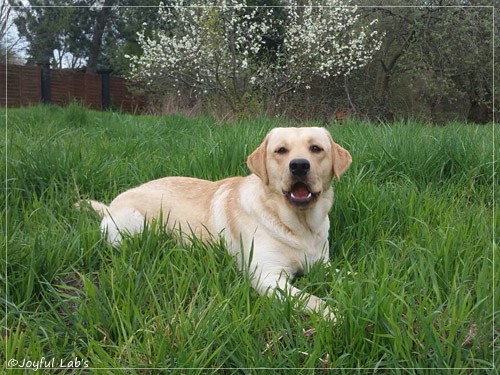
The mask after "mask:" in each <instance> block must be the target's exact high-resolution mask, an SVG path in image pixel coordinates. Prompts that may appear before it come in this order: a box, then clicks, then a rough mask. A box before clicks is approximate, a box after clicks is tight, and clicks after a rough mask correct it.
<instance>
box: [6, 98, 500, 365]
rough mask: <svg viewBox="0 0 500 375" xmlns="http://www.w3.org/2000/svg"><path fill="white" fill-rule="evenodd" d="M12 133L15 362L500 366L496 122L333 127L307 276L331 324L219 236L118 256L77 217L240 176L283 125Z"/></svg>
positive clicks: (171, 124) (76, 117)
mask: <svg viewBox="0 0 500 375" xmlns="http://www.w3.org/2000/svg"><path fill="white" fill-rule="evenodd" d="M4 113H5V112H4ZM7 124H8V127H7V131H6V133H4V134H3V135H2V138H3V140H2V149H3V154H4V155H6V168H4V169H3V170H2V173H3V174H4V179H6V185H5V190H4V194H2V196H1V197H2V200H3V203H4V204H3V205H2V209H3V217H4V218H5V220H2V221H1V222H2V227H3V230H4V233H6V235H5V236H4V237H3V238H4V241H5V246H4V247H3V248H4V249H5V251H3V252H2V255H1V258H2V262H1V266H0V267H1V272H0V274H1V276H0V284H1V285H0V286H1V291H0V298H1V299H2V306H3V309H2V311H3V312H5V316H4V314H0V320H1V323H2V326H3V327H5V328H4V329H5V331H4V333H3V334H2V335H1V338H0V340H1V341H2V345H1V347H0V352H2V351H4V353H3V354H2V355H1V357H2V360H1V361H2V362H3V360H5V364H4V365H3V366H4V367H3V368H8V367H12V368H14V369H17V370H18V371H19V372H21V371H22V368H27V367H31V368H34V367H36V366H38V367H40V368H41V369H42V370H43V371H45V370H44V367H59V366H65V367H78V368H80V369H81V368H85V367H87V368H100V369H112V368H129V369H136V370H129V371H130V372H131V373H134V372H140V373H143V372H147V370H139V369H141V368H143V369H153V368H170V369H177V371H176V372H178V373H188V372H189V373H191V372H200V373H202V372H203V373H205V372H206V370H201V369H202V368H208V369H210V370H212V371H215V370H217V369H222V368H224V369H227V370H226V372H227V373H233V372H234V373H252V372H254V371H252V369H254V368H273V369H276V372H278V373H279V372H282V373H286V372H287V370H286V369H290V368H300V369H302V370H301V371H300V372H301V373H312V372H314V369H324V368H336V369H339V371H340V370H341V371H342V372H345V373H350V372H351V371H352V369H356V368H358V369H387V370H386V371H388V372H389V371H390V372H393V371H394V372H396V373H430V372H431V370H418V369H436V368H456V369H460V370H458V371H457V373H471V372H472V371H471V369H474V368H475V369H490V370H488V371H487V370H485V371H484V372H486V373H495V370H493V369H492V368H493V367H496V369H497V370H498V368H499V367H500V360H499V356H500V353H499V352H498V349H499V340H500V328H499V327H500V324H499V321H500V316H499V313H498V310H499V309H498V301H499V300H500V295H499V290H500V288H499V286H500V277H499V274H500V273H499V272H498V269H499V262H498V258H499V257H498V254H497V256H496V257H494V252H498V248H497V247H495V246H494V245H493V243H494V242H495V241H496V243H498V241H499V233H500V230H499V229H500V220H499V215H498V214H496V215H495V214H494V199H495V197H494V196H493V188H494V187H495V186H498V185H499V177H498V176H499V175H500V174H499V172H500V170H499V169H500V167H499V165H500V163H499V161H500V160H499V157H498V154H499V153H498V150H497V154H496V155H497V156H496V160H495V163H494V158H493V154H494V144H496V145H500V142H499V141H500V139H499V138H500V136H499V132H498V130H497V131H496V132H494V131H493V127H492V126H491V125H490V126H472V125H464V124H450V125H447V126H443V127H430V126H426V125H425V124H417V123H414V124H408V123H395V124H390V125H369V124H363V123H356V122H348V123H344V124H343V125H331V126H330V127H329V130H330V131H331V133H332V135H333V137H334V139H335V140H336V142H337V143H339V144H340V145H342V146H343V147H345V148H347V149H348V150H349V151H350V152H351V154H352V156H353V163H352V165H351V168H350V169H349V170H348V171H347V173H346V175H345V176H344V177H343V178H342V179H341V180H340V181H339V182H335V183H334V185H335V186H334V189H335V192H336V193H335V194H336V201H335V204H334V207H333V209H332V211H331V213H330V218H331V231H330V251H331V254H330V258H331V264H330V265H328V266H326V267H325V266H323V267H322V266H315V267H314V268H313V270H312V271H311V272H310V273H309V274H307V275H306V276H304V277H302V278H300V279H297V280H295V282H294V283H295V285H297V286H299V287H300V288H302V289H304V290H306V291H308V292H311V293H314V294H315V295H317V296H320V297H322V298H324V299H325V300H326V301H327V302H328V303H329V304H330V305H331V306H332V307H334V308H335V309H337V310H338V311H339V313H340V314H341V316H342V320H341V321H340V322H338V323H337V324H336V325H333V324H332V323H331V322H328V321H324V320H323V319H322V318H321V317H320V316H316V315H314V314H310V313H306V312H303V311H301V310H297V309H296V308H295V307H294V304H293V301H286V302H279V301H278V300H277V299H272V298H264V297H260V296H259V295H257V293H256V292H255V291H253V290H252V288H251V286H250V283H249V281H248V280H247V279H246V278H245V277H244V276H243V275H241V274H240V273H239V272H238V270H237V268H236V262H235V261H234V260H233V259H232V258H231V257H230V256H228V255H227V254H226V252H225V250H224V244H223V243H215V244H212V245H210V246H208V245H204V244H202V243H200V242H199V241H196V239H193V241H192V243H190V244H188V245H186V244H182V243H180V242H179V241H177V240H176V239H175V238H173V237H170V236H169V235H168V234H166V233H163V232H161V231H156V232H151V231H150V232H144V233H143V234H142V235H139V236H136V237H134V238H130V239H128V240H127V241H126V242H125V243H124V244H123V246H122V248H121V249H119V250H118V249H114V248H112V247H111V246H109V245H108V244H107V243H106V242H105V241H104V240H103V239H102V238H101V235H100V232H99V219H98V217H97V215H96V214H95V213H93V212H78V211H76V210H75V209H74V208H73V204H74V203H75V202H76V201H77V200H78V199H80V198H93V199H97V200H101V201H104V202H109V201H110V200H111V199H112V198H113V197H114V196H116V195H117V194H118V193H119V192H121V191H123V190H125V189H128V188H130V187H133V186H136V185H138V184H140V183H142V182H145V181H148V180H151V179H154V178H158V177H162V176H167V175H184V176H194V177H199V178H206V179H220V178H224V177H228V176H233V175H245V174H247V173H248V168H247V166H246V157H247V156H248V154H249V153H250V152H251V151H252V150H254V149H255V148H256V147H257V146H258V145H259V143H260V142H261V141H262V139H263V137H264V135H265V134H266V132H267V131H268V130H269V129H270V128H272V127H274V126H278V125H280V122H279V121H277V120H268V119H255V120H251V121H245V122H242V123H239V124H222V125H221V124H218V123H216V122H214V121H212V120H211V119H209V118H194V119H190V118H184V117H180V116H179V117H177V116H170V117H153V116H130V115H123V114H117V113H111V112H105V113H101V112H92V111H87V110H85V109H83V108H80V107H78V106H76V105H71V106H69V107H68V108H65V109H63V108H59V107H52V106H47V107H43V106H39V107H32V108H24V109H10V110H8V113H7ZM5 137H6V139H5ZM496 193H497V196H498V189H497V192H496ZM496 199H498V198H496ZM497 207H498V204H497ZM495 266H496V272H495ZM336 268H338V269H339V270H340V271H339V272H335V269H336ZM494 297H495V298H494ZM495 302H496V306H495V305H494V303H495ZM495 315H496V325H495ZM495 352H496V356H495ZM42 358H43V359H42ZM47 363H48V364H47ZM187 369H193V370H192V371H191V370H187ZM194 369H198V370H194ZM388 369H393V370H388ZM405 369H406V370H405ZM42 370H39V371H42ZM65 371H70V370H69V369H67V370H65ZM359 371H360V372H365V371H362V370H359Z"/></svg>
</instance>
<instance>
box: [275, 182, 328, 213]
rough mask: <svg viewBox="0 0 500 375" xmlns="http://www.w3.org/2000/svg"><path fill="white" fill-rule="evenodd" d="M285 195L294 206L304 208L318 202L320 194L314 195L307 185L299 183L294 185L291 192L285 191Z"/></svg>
mask: <svg viewBox="0 0 500 375" xmlns="http://www.w3.org/2000/svg"><path fill="white" fill-rule="evenodd" d="M284 194H285V196H286V197H287V199H288V201H289V202H291V203H292V204H294V205H296V206H299V207H304V206H307V205H308V204H309V203H311V202H313V201H314V200H316V199H317V198H318V196H319V194H320V193H319V192H318V193H313V192H311V191H310V190H309V187H308V186H307V185H306V184H305V183H303V182H297V183H295V184H293V185H292V189H291V190H290V191H285V192H284Z"/></svg>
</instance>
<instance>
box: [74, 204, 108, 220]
mask: <svg viewBox="0 0 500 375" xmlns="http://www.w3.org/2000/svg"><path fill="white" fill-rule="evenodd" d="M75 207H76V208H77V209H79V210H86V209H89V208H91V209H92V210H94V211H95V212H97V213H98V214H99V215H100V216H101V217H105V216H108V215H109V207H108V206H106V205H105V204H104V203H101V202H98V201H94V200H81V201H79V202H76V203H75Z"/></svg>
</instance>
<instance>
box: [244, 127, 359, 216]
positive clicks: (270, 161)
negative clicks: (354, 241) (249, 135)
mask: <svg viewBox="0 0 500 375" xmlns="http://www.w3.org/2000/svg"><path fill="white" fill-rule="evenodd" d="M351 160H352V159H351V155H350V154H349V152H348V151H347V150H345V149H344V148H342V147H340V146H339V145H338V144H336V143H335V142H334V141H333V139H332V137H331V136H330V133H329V132H328V131H327V130H326V129H324V128H275V129H273V130H271V131H270V132H269V133H268V134H267V136H266V138H265V139H264V142H263V143H262V144H261V145H260V146H259V147H258V148H257V149H256V150H255V151H254V152H253V153H252V154H251V155H250V156H249V157H248V160H247V163H248V167H249V168H250V170H251V171H252V172H253V173H254V174H255V175H257V176H258V177H259V178H260V179H261V180H262V181H263V183H264V184H265V185H267V186H268V187H269V188H270V189H271V190H273V191H275V192H279V193H282V194H283V197H284V199H286V201H287V202H288V203H289V204H290V205H292V206H293V207H295V208H299V209H306V208H309V207H312V206H313V205H314V204H315V203H316V201H317V200H318V198H319V197H320V196H321V194H322V193H323V192H326V191H328V190H329V189H330V188H331V183H332V179H333V178H334V177H335V178H336V179H337V180H338V179H340V176H342V175H343V174H344V172H345V171H346V170H347V168H349V165H350V164H351Z"/></svg>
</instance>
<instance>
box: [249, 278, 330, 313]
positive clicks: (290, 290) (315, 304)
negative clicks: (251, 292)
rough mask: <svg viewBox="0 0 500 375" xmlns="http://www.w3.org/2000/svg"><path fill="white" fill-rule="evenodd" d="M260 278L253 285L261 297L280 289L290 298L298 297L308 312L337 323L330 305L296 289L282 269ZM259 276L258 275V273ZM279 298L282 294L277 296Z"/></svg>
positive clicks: (255, 279) (254, 280) (253, 280)
mask: <svg viewBox="0 0 500 375" xmlns="http://www.w3.org/2000/svg"><path fill="white" fill-rule="evenodd" d="M259 274H260V277H254V278H252V285H253V286H254V288H255V289H256V290H257V291H258V292H259V294H261V295H267V296H270V295H271V294H273V292H274V291H275V290H276V289H278V290H281V291H283V292H285V293H286V294H288V295H290V296H298V297H299V299H300V300H301V301H304V302H305V307H306V309H307V310H309V311H311V312H315V313H322V314H323V316H324V317H325V318H326V319H329V320H331V321H332V322H335V321H336V317H335V314H334V313H333V312H332V310H331V309H330V308H329V307H328V305H327V304H326V303H325V302H324V301H323V300H322V299H321V298H319V297H316V296H314V295H312V294H309V293H305V292H303V291H301V290H300V289H298V288H295V287H294V286H293V285H291V284H290V283H289V282H288V279H289V275H288V274H287V273H286V272H285V271H284V270H282V269H279V270H275V271H271V272H260V273H259ZM256 275H258V273H256ZM276 295H277V296H278V297H279V296H280V294H276Z"/></svg>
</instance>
